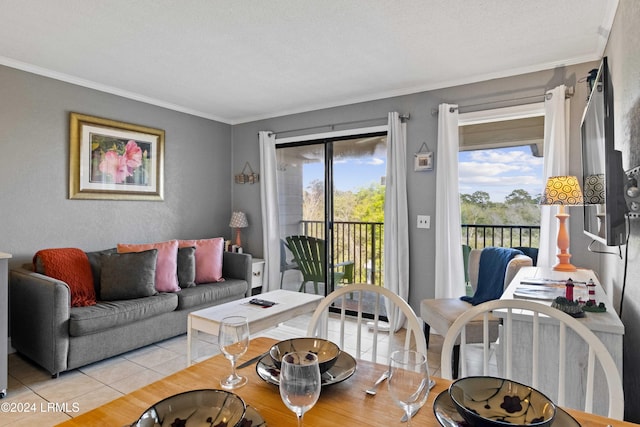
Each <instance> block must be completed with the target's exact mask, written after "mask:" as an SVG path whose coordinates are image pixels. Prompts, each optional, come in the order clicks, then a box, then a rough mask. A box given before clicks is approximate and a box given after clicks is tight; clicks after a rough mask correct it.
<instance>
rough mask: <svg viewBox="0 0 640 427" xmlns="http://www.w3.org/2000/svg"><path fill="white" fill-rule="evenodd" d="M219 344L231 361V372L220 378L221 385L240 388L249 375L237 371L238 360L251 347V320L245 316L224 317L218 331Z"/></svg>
mask: <svg viewBox="0 0 640 427" xmlns="http://www.w3.org/2000/svg"><path fill="white" fill-rule="evenodd" d="M218 346H219V347H220V351H221V352H222V354H224V357H226V358H227V359H229V361H230V362H231V374H230V375H228V376H226V377H225V378H223V379H222V380H220V386H222V388H225V389H227V390H233V389H236V388H240V387H242V386H243V385H245V384H246V383H247V377H241V376H240V375H238V374H237V372H236V360H237V359H238V357H240V356H242V355H243V354H245V353H246V352H247V349H248V348H249V322H248V320H247V318H246V317H244V316H229V317H225V318H224V319H222V322H221V323H220V330H219V332H218Z"/></svg>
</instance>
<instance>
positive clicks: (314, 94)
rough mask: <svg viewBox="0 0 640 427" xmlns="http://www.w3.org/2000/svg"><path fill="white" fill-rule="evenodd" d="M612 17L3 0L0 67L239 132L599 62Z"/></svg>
mask: <svg viewBox="0 0 640 427" xmlns="http://www.w3.org/2000/svg"><path fill="white" fill-rule="evenodd" d="M616 7H617V0H562V1H558V0H397V1H392V0H384V1H382V0H316V1H311V0H269V1H257V0H233V1H230V0H109V1H104V0H0V64H3V65H7V66H10V67H14V68H19V69H23V70H26V71H30V72H34V73H38V74H42V75H45V76H49V77H53V78H57V79H60V80H64V81H68V82H72V83H77V84H81V85H83V86H87V87H92V88H95V89H99V90H102V91H106V92H110V93H115V94H118V95H122V96H126V97H129V98H132V99H138V100H141V101H144V102H149V103H152V104H156V105H160V106H163V107H167V108H171V109H174V110H178V111H184V112H187V113H190V114H195V115H198V116H202V117H207V118H211V119H214V120H220V121H223V122H225V123H231V124H234V123H241V122H246V121H251V120H256V119H261V118H267V117H274V116H279V115H283V114H290V113H295V112H302V111H309V110H314V109H318V108H324V107H331V106H336V105H344V104H349V103H353V102H358V101H367V100H372V99H379V98H385V97H389V96H395V95H403V94H408V93H415V92H420V91H424V90H431V89H436V88H442V87H449V86H454V85H458V84H464V83H471V82H475V81H482V80H487V79H491V78H497V77H504V76H509V75H516V74H522V73H526V72H532V71H538V70H544V69H551V68H554V67H557V66H562V65H570V64H575V63H581V62H586V61H593V60H598V59H599V58H600V57H601V56H602V53H603V51H604V47H605V44H606V40H607V37H608V33H609V29H610V28H611V24H612V21H613V16H614V13H615V9H616ZM0 84H1V82H0Z"/></svg>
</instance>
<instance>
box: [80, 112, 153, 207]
mask: <svg viewBox="0 0 640 427" xmlns="http://www.w3.org/2000/svg"><path fill="white" fill-rule="evenodd" d="M69 139H70V147H69V155H70V156H69V157H70V158H69V198H70V199H93V200H95V199H107V200H163V197H164V194H163V193H164V177H163V171H164V130H160V129H154V128H150V127H146V126H140V125H134V124H130V123H124V122H118V121H115V120H109V119H103V118H99V117H92V116H88V115H84V114H79V113H71V116H70V129H69Z"/></svg>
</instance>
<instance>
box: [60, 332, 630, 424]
mask: <svg viewBox="0 0 640 427" xmlns="http://www.w3.org/2000/svg"><path fill="white" fill-rule="evenodd" d="M275 342H276V340H274V339H271V338H255V339H253V340H251V343H250V345H249V350H248V351H247V353H246V354H245V355H244V356H243V358H242V360H240V361H239V363H238V364H240V363H242V362H243V361H245V360H248V359H250V358H252V357H254V356H257V355H259V354H261V353H264V352H266V351H267V350H268V349H269V348H270V347H271V345H273V344H274V343H275ZM385 369H386V366H384V365H381V364H375V363H372V362H368V361H363V360H359V361H358V365H357V369H356V372H355V374H354V375H353V376H352V377H351V378H349V379H347V380H346V381H343V382H341V383H339V384H335V385H332V386H330V387H326V388H324V389H323V390H322V394H321V395H320V399H319V400H318V403H316V405H315V406H314V407H313V408H312V409H311V410H310V411H309V412H308V413H306V414H305V416H304V421H305V422H304V424H305V426H308V427H324V426H326V427H334V426H345V427H347V426H348V427H351V426H385V427H388V426H403V425H406V424H404V423H401V422H400V418H401V417H402V414H403V411H402V409H400V407H398V406H396V405H395V404H394V402H393V401H392V399H391V396H390V395H389V392H388V390H387V387H385V386H382V387H380V388H378V394H377V395H376V396H369V395H367V394H366V393H365V392H364V390H365V389H366V388H368V387H370V386H371V385H372V384H373V382H374V381H375V379H376V378H377V377H378V376H379V375H380V374H381V373H382V372H383V371H384V370H385ZM229 371H230V365H229V361H228V360H226V359H225V358H224V356H222V355H218V356H214V357H212V358H210V359H207V360H205V361H203V362H201V363H198V364H195V365H192V366H190V367H188V368H186V369H183V370H182V371H179V372H177V373H175V374H173V375H169V376H168V377H165V378H163V379H162V380H159V381H156V382H155V383H152V384H150V385H148V386H146V387H143V388H141V389H138V390H136V391H134V392H132V393H129V394H127V395H125V396H123V397H121V398H118V399H116V400H114V401H112V402H109V403H107V404H105V405H103V406H100V407H99V408H96V409H94V410H92V411H90V412H87V413H84V414H82V415H80V416H78V417H76V418H73V419H71V420H69V421H66V422H64V423H62V424H59V426H83V427H86V426H116V427H121V426H124V425H126V424H130V423H132V422H134V421H135V420H137V419H138V417H139V416H140V415H141V414H142V413H143V412H144V411H145V410H146V409H147V408H149V407H150V406H151V405H153V404H154V403H156V402H158V401H159V400H161V399H164V398H166V397H169V396H172V395H174V394H177V393H181V392H184V391H188V390H196V389H203V388H220V387H219V384H220V379H221V378H222V377H224V376H226V375H228V373H229ZM239 373H240V374H241V375H244V376H247V377H248V379H249V382H248V384H247V385H245V386H244V387H242V388H240V389H238V390H236V391H235V392H236V393H237V394H238V395H240V396H241V397H242V398H243V399H244V400H245V402H246V403H247V404H248V405H251V406H253V407H254V408H256V409H257V410H258V412H259V413H260V414H261V415H262V417H263V418H264V419H265V421H266V422H267V424H268V425H269V426H270V427H287V426H292V427H294V426H296V425H297V424H296V418H295V415H294V414H293V412H291V411H290V410H289V409H287V407H286V406H285V405H284V403H282V400H281V399H280V393H279V390H278V387H276V386H274V385H272V384H268V383H266V382H265V381H263V380H262V379H261V378H260V377H259V376H258V374H257V373H256V371H255V365H252V366H250V367H247V368H244V369H242V370H240V371H239ZM433 379H434V380H435V382H436V386H435V387H434V389H433V390H432V391H431V393H429V399H428V400H427V403H426V404H425V406H424V407H423V408H422V409H421V410H420V411H419V412H418V413H417V414H416V416H415V417H414V418H413V421H412V425H416V426H421V427H440V424H439V423H438V421H437V420H436V418H435V415H434V414H433V409H432V405H433V400H434V399H435V397H436V396H437V395H438V394H439V393H440V392H441V391H443V390H446V389H447V387H448V386H449V384H450V381H448V380H444V379H441V378H433ZM568 412H569V413H571V414H572V415H573V416H574V417H575V418H576V419H577V420H578V421H579V422H580V424H582V426H584V427H591V426H593V427H596V426H597V427H605V426H607V425H614V426H615V425H620V426H624V425H626V426H629V427H631V426H637V424H632V423H625V422H621V421H616V420H611V419H609V418H605V417H600V416H597V415H591V414H586V413H584V412H580V411H574V410H569V411H568Z"/></svg>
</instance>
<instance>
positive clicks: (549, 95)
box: [431, 86, 575, 116]
mask: <svg viewBox="0 0 640 427" xmlns="http://www.w3.org/2000/svg"><path fill="white" fill-rule="evenodd" d="M574 91H575V90H574V87H573V86H569V87H567V90H566V91H565V94H564V96H565V99H566V98H571V97H572V96H573V94H574ZM538 98H542V99H546V100H550V99H551V98H553V94H552V93H551V92H545V93H543V94H540V95H530V96H521V97H519V98H510V99H501V100H499V101H488V102H481V103H478V104H468V105H458V106H457V107H451V108H449V112H450V113H453V112H454V111H456V110H458V112H459V111H460V109H461V108H471V107H482V106H485V105H493V104H501V103H503V102H512V101H526V100H529V99H538ZM431 115H432V116H437V115H438V109H437V108H433V109H431Z"/></svg>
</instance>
